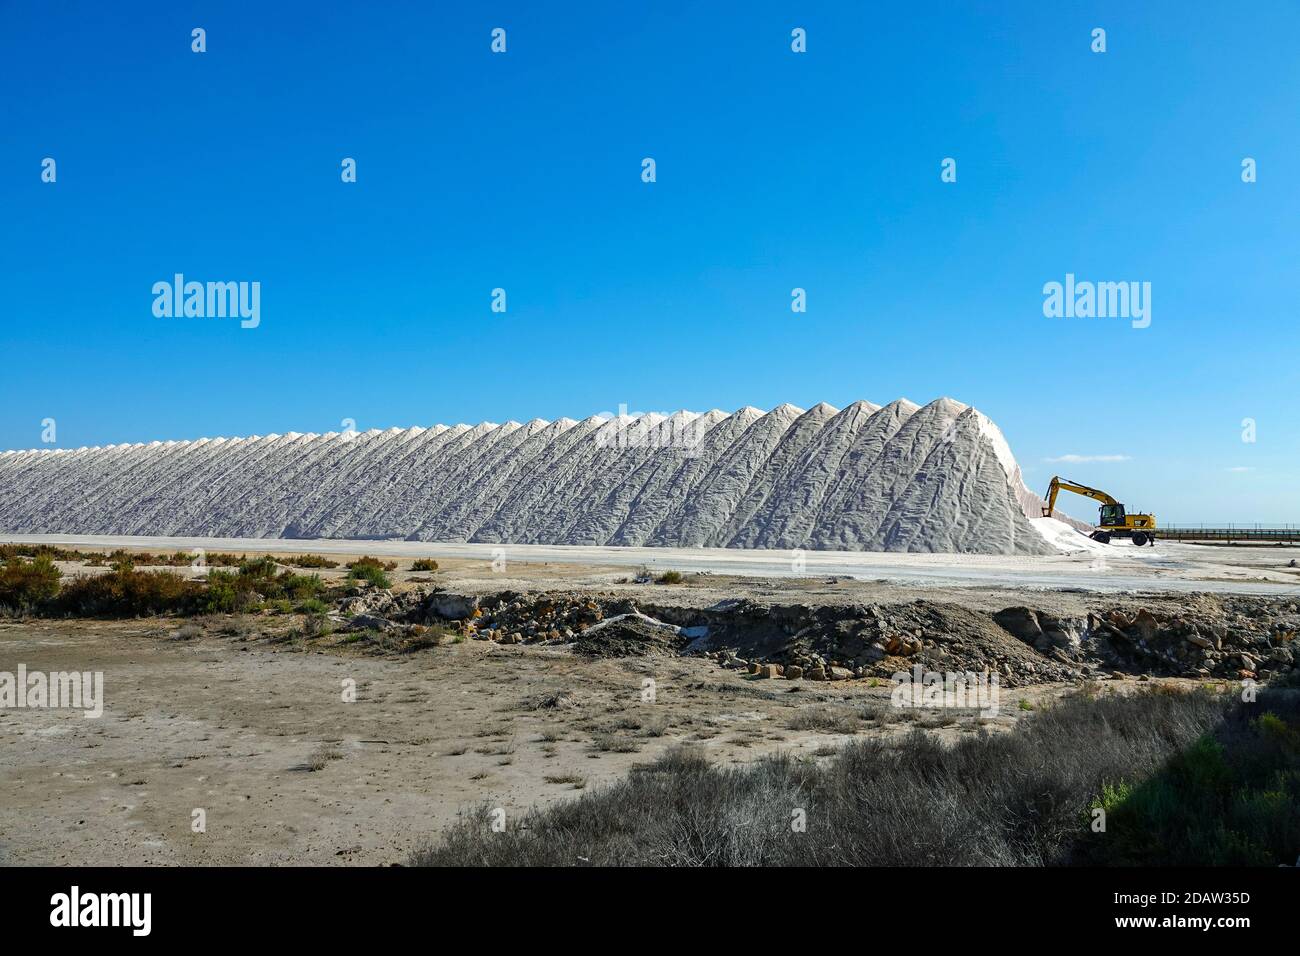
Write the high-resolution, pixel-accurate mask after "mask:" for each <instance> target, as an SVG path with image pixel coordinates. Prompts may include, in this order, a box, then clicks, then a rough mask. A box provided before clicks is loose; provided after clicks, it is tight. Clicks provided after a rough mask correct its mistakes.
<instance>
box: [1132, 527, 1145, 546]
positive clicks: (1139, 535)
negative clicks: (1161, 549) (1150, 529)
mask: <svg viewBox="0 0 1300 956" xmlns="http://www.w3.org/2000/svg"><path fill="white" fill-rule="evenodd" d="M1133 543H1134V544H1135V545H1137V546H1138V547H1139V548H1140V547H1142V545H1144V544H1146V543H1147V533H1146V532H1145V531H1134V532H1133Z"/></svg>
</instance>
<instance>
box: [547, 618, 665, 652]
mask: <svg viewBox="0 0 1300 956" xmlns="http://www.w3.org/2000/svg"><path fill="white" fill-rule="evenodd" d="M685 643H686V642H685V640H684V639H683V638H682V637H681V636H680V635H679V634H678V629H677V628H675V627H673V626H672V625H669V624H662V623H660V622H658V621H654V620H652V619H650V618H647V617H643V616H641V615H639V614H635V613H632V614H624V615H620V616H619V617H613V618H610V619H609V620H607V621H603V622H601V623H600V624H597V625H595V626H594V627H589V628H587V630H585V631H583V632H582V633H581V634H579V635H578V639H577V641H575V642H574V645H573V649H574V651H575V652H577V653H578V654H582V655H583V656H584V657H645V656H656V655H658V656H663V655H673V654H677V653H679V652H680V651H681V650H682V647H683V646H684V644H685Z"/></svg>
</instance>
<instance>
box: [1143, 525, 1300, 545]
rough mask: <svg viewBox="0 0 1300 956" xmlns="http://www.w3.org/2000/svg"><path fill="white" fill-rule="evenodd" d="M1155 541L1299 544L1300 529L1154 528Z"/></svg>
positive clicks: (1230, 527) (1229, 527)
mask: <svg viewBox="0 0 1300 956" xmlns="http://www.w3.org/2000/svg"><path fill="white" fill-rule="evenodd" d="M1156 539H1157V540H1165V541H1228V542H1233V541H1271V542H1274V543H1277V544H1300V527H1294V528H1259V527H1247V528H1234V527H1232V526H1231V525H1229V526H1228V527H1226V528H1180V527H1178V526H1176V525H1175V526H1172V527H1163V528H1156Z"/></svg>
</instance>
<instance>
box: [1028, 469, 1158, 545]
mask: <svg viewBox="0 0 1300 956" xmlns="http://www.w3.org/2000/svg"><path fill="white" fill-rule="evenodd" d="M1062 489H1064V490H1066V491H1073V492H1074V493H1075V494H1077V495H1083V496H1085V497H1087V498H1092V499H1094V500H1096V501H1100V502H1101V514H1100V517H1099V519H1098V521H1097V530H1096V531H1094V532H1093V533H1092V538H1093V540H1095V541H1100V542H1101V543H1102V544H1109V543H1110V539H1111V538H1131V539H1132V540H1133V543H1134V544H1135V545H1137V546H1138V547H1139V548H1140V547H1142V545H1144V544H1150V545H1152V546H1154V545H1155V543H1156V535H1155V530H1156V516H1155V515H1144V514H1126V513H1125V511H1124V506H1123V505H1122V504H1120V503H1119V502H1118V501H1116V500H1115V499H1114V498H1112V497H1111V496H1110V495H1108V494H1106V492H1104V491H1098V490H1097V489H1096V488H1089V487H1088V486H1087V485H1081V484H1079V483H1078V482H1077V481H1064V480H1062V479H1061V478H1060V477H1053V478H1052V484H1051V485H1050V486H1049V487H1048V489H1047V507H1045V508H1044V509H1043V517H1045V518H1050V517H1051V516H1052V512H1053V511H1055V510H1056V496H1057V494H1058V493H1059V492H1060V491H1061V490H1062Z"/></svg>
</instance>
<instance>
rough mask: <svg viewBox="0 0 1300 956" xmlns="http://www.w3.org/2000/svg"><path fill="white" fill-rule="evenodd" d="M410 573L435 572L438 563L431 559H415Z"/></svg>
mask: <svg viewBox="0 0 1300 956" xmlns="http://www.w3.org/2000/svg"><path fill="white" fill-rule="evenodd" d="M411 570H412V571H437V570H438V562H437V561H435V560H433V558H417V559H416V560H415V561H414V562H412V564H411Z"/></svg>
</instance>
